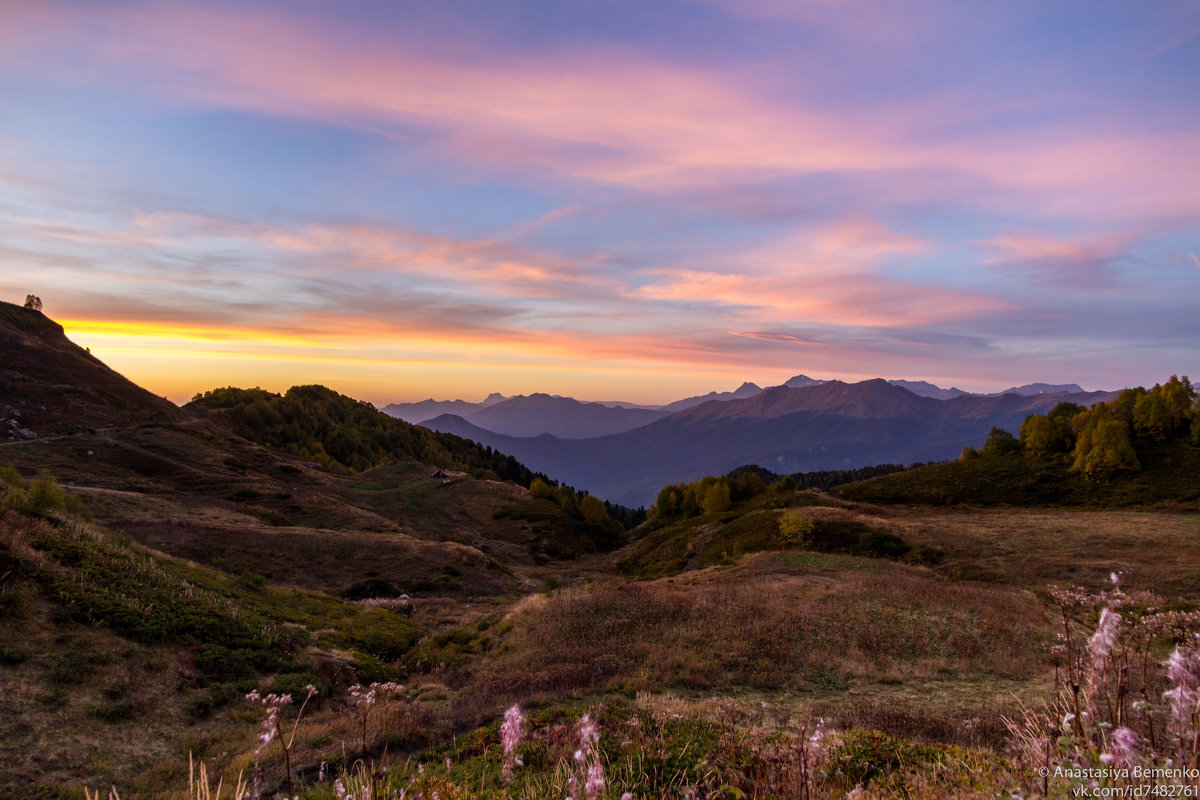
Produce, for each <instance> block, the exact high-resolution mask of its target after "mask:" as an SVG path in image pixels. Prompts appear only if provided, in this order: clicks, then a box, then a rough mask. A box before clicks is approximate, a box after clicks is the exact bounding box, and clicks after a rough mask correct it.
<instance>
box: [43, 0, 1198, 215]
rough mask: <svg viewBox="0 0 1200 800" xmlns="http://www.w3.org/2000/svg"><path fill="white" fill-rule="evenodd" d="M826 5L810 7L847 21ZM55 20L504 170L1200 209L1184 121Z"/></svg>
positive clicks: (74, 63)
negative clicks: (1168, 123) (889, 98)
mask: <svg viewBox="0 0 1200 800" xmlns="http://www.w3.org/2000/svg"><path fill="white" fill-rule="evenodd" d="M834 12H836V13H832V12H829V11H828V10H825V11H822V12H821V15H820V16H821V17H822V18H829V19H837V20H842V21H843V22H844V21H845V20H846V19H848V18H851V17H853V15H848V14H846V13H844V9H834ZM864 16H871V17H872V19H874V17H875V16H876V15H874V14H872V15H864ZM907 16H911V15H907ZM868 27H870V28H871V29H876V28H879V29H887V30H893V29H894V28H895V26H894V25H891V24H886V25H885V24H882V23H877V22H872V23H871V24H870V26H868ZM64 28H67V30H54V29H52V30H51V31H50V32H49V33H47V32H46V31H44V30H42V29H41V28H35V30H36V31H41V35H42V38H43V39H46V38H49V37H50V35H51V34H57V37H58V39H60V40H61V39H62V38H64V35H65V34H68V33H69V34H71V36H70V37H69V38H72V39H73V40H74V41H75V44H76V46H77V51H78V52H75V53H74V54H73V55H72V57H71V60H70V61H69V62H68V64H67V65H63V64H61V63H60V65H59V70H66V71H68V72H70V73H71V77H73V78H75V79H78V80H87V81H104V80H109V81H111V80H114V75H122V76H124V78H123V79H124V80H126V81H129V82H133V81H136V82H137V83H136V85H137V86H139V87H141V88H142V89H143V90H150V91H155V92H157V93H159V94H160V95H161V97H162V98H163V99H164V100H165V101H166V100H169V101H170V102H173V103H175V102H179V101H180V99H181V98H187V99H189V100H190V101H191V102H193V103H201V104H204V105H206V106H209V107H217V108H236V109H243V110H248V111H253V112H258V113H264V114H270V115H277V116H281V117H286V118H302V119H309V120H315V121H320V122H322V123H326V124H330V125H336V126H350V127H354V128H356V129H359V130H364V131H368V132H371V133H373V134H377V135H380V136H382V137H386V138H390V139H392V140H393V141H395V142H396V143H397V146H398V147H400V148H402V149H405V150H411V151H413V152H415V153H418V154H421V155H423V156H425V157H432V158H444V159H445V160H446V161H447V162H453V163H464V162H465V163H471V164H476V165H482V166H486V167H489V168H491V169H495V170H501V171H504V172H507V173H510V174H511V173H514V172H524V173H526V174H530V173H541V174H543V175H548V176H568V177H571V178H574V179H578V180H583V181H588V182H599V183H603V184H610V185H619V186H626V187H633V188H636V189H639V190H644V191H652V192H660V193H674V192H683V191H688V192H690V191H704V190H706V189H710V188H712V187H717V186H732V185H737V184H739V183H741V184H746V183H753V182H757V181H762V180H770V179H774V178H777V177H779V176H785V175H791V176H797V175H827V174H833V173H842V174H847V175H854V174H863V173H869V174H872V175H873V176H874V177H875V179H876V180H877V181H878V182H880V183H881V184H885V185H886V184H890V183H892V182H896V181H899V182H903V183H902V185H904V186H906V187H907V189H908V191H909V192H910V196H911V193H912V192H914V191H915V192H918V193H921V192H925V191H928V190H926V189H923V188H921V187H917V186H914V185H913V183H912V182H911V181H909V180H908V176H907V175H906V173H911V172H912V171H914V170H916V171H924V172H937V171H942V172H949V173H957V174H961V175H965V176H969V178H970V181H969V182H972V181H973V182H974V184H975V193H976V196H979V195H980V194H981V193H983V192H986V191H987V189H988V187H997V186H998V187H1006V188H1008V189H1013V190H1019V191H1021V192H1022V193H1023V195H1022V196H1023V199H1024V201H1025V202H1026V203H1033V204H1038V205H1042V206H1047V207H1056V208H1059V209H1062V210H1066V209H1071V208H1080V207H1097V206H1101V207H1108V208H1117V209H1121V210H1125V211H1128V210H1133V209H1140V210H1142V211H1144V212H1153V213H1188V212H1195V211H1196V210H1197V209H1200V188H1198V187H1200V166H1197V165H1195V164H1194V163H1193V162H1195V159H1191V158H1189V157H1186V156H1188V155H1190V154H1191V153H1193V152H1195V150H1196V149H1197V147H1198V146H1200V135H1198V134H1197V133H1196V132H1195V131H1191V130H1188V131H1182V132H1176V133H1163V134H1139V135H1125V134H1122V133H1119V132H1117V131H1105V130H1097V129H1096V126H1095V125H1094V123H1092V122H1091V121H1090V120H1089V121H1087V122H1086V123H1082V122H1081V123H1078V124H1077V126H1076V127H1075V129H1073V130H1072V129H1069V128H1067V127H1065V126H1062V127H1061V128H1060V129H1059V130H1055V131H1053V135H1047V131H1046V130H1044V129H1043V128H1040V127H1031V128H1029V129H1026V130H1018V131H1012V130H1005V131H1003V132H1001V133H997V132H994V131H992V130H987V129H984V130H979V129H978V126H976V125H974V123H975V120H974V119H973V118H972V114H976V113H978V112H977V110H974V111H973V110H964V109H978V107H979V105H980V103H979V102H976V103H968V104H964V103H962V102H961V99H962V98H961V97H959V96H957V93H953V92H951V93H948V94H947V95H946V97H945V98H944V99H939V98H937V97H936V96H935V97H920V96H918V97H906V98H905V101H906V102H904V103H903V104H892V105H890V106H884V107H872V106H869V105H866V104H858V105H851V104H849V103H847V102H838V101H834V100H831V99H830V98H829V97H827V96H823V95H822V94H820V93H819V92H817V91H815V90H813V89H811V88H810V89H806V90H804V91H802V92H801V93H800V96H799V97H795V98H793V99H791V101H790V102H786V103H783V102H779V100H778V98H777V97H775V96H773V93H772V89H774V88H775V87H774V86H772V85H771V84H770V83H769V82H768V83H767V84H766V85H761V81H762V75H761V73H760V72H759V71H756V70H752V69H724V70H712V69H704V68H699V67H695V66H688V65H685V64H683V63H680V62H672V61H667V60H665V59H662V58H659V57H655V56H653V55H648V54H646V53H643V52H638V51H634V50H631V49H629V48H616V47H604V46H599V45H588V46H584V47H578V48H572V49H570V50H566V49H562V50H547V51H545V52H543V53H541V54H540V55H538V56H536V57H531V56H529V55H527V54H521V55H519V56H518V55H513V54H511V53H505V52H500V51H499V50H498V49H496V48H488V47H487V46H486V45H483V44H481V43H478V42H476V43H474V44H473V45H471V46H464V45H462V44H458V45H455V46H453V47H452V48H451V51H450V52H446V51H445V50H443V51H442V52H437V51H435V49H434V48H432V47H430V46H429V44H428V43H426V42H421V41H420V40H419V39H416V38H414V37H413V36H412V35H410V37H409V38H408V39H403V38H402V39H401V40H399V41H397V40H394V39H393V40H389V39H385V38H383V37H382V36H380V35H376V34H375V33H374V32H365V31H362V30H350V29H348V28H347V27H345V26H342V25H339V24H336V23H328V22H326V23H324V24H322V25H321V26H320V27H318V26H317V25H316V24H314V23H313V22H312V21H309V20H307V19H306V18H305V17H303V16H300V15H291V14H286V15H285V14H283V13H270V12H267V11H259V12H257V13H244V12H243V13H238V14H236V15H234V14H231V13H225V12H221V11H213V10H199V9H186V10H185V9H179V8H170V9H165V8H141V9H136V10H126V11H124V12H118V11H115V10H114V9H111V8H107V9H105V11H104V13H103V14H99V13H97V14H96V15H95V16H90V17H89V16H87V15H85V14H83V13H82V12H79V13H77V14H76V15H75V16H74V17H73V27H72V26H68V25H67V24H66V23H64ZM417 28H418V29H419V26H417ZM85 32H86V33H85ZM854 38H855V41H857V42H858V46H859V47H861V48H864V49H866V48H867V44H866V43H864V41H863V37H862V36H860V35H856V36H855V37H854ZM868 38H869V37H868ZM904 38H905V39H906V40H907V39H911V38H912V35H908V34H906V35H905V37H904ZM863 55H864V56H865V55H868V53H866V52H864V53H863ZM851 57H852V56H851ZM151 75H153V76H156V77H154V78H149V77H148V76H151ZM1030 102H1033V101H1030ZM1031 192H1034V193H1031ZM929 199H936V198H929Z"/></svg>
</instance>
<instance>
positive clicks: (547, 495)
mask: <svg viewBox="0 0 1200 800" xmlns="http://www.w3.org/2000/svg"><path fill="white" fill-rule="evenodd" d="M529 493H530V494H531V495H533V496H534V497H540V498H541V499H543V500H553V499H554V490H553V489H551V488H550V484H548V483H546V482H545V481H544V480H542V479H541V478H534V479H533V483H531V484H529Z"/></svg>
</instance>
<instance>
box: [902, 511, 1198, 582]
mask: <svg viewBox="0 0 1200 800" xmlns="http://www.w3.org/2000/svg"><path fill="white" fill-rule="evenodd" d="M886 513H887V515H888V516H889V517H891V518H892V519H893V520H894V521H895V524H897V525H899V526H900V527H901V529H902V531H903V536H904V537H905V538H906V539H907V540H908V541H910V542H913V543H914V544H925V545H930V546H933V547H938V548H941V549H942V550H943V551H944V552H945V554H946V561H945V563H944V564H943V565H942V566H941V567H940V570H939V571H940V572H942V573H943V574H946V575H949V576H952V577H957V578H966V579H975V580H988V581H998V582H1004V583H1009V584H1012V585H1015V586H1021V587H1024V588H1027V589H1031V590H1033V591H1041V590H1043V589H1044V588H1045V587H1046V586H1047V585H1048V584H1060V585H1067V584H1075V583H1078V584H1081V585H1085V586H1088V587H1091V588H1098V587H1101V586H1104V585H1105V584H1106V583H1107V581H1108V576H1109V573H1110V572H1114V571H1120V570H1127V571H1128V574H1127V578H1126V585H1127V586H1128V587H1129V588H1130V589H1148V590H1153V591H1155V592H1156V593H1158V594H1160V595H1163V596H1165V597H1167V598H1169V599H1171V600H1175V601H1179V600H1182V601H1185V602H1187V603H1196V602H1198V601H1200V582H1198V581H1197V580H1196V576H1197V575H1200V546H1198V545H1200V516H1197V515H1195V514H1181V513H1174V512H1168V511H1067V510H1058V509H970V510H968V509H931V508H912V509H903V508H896V509H888V511H887V512H886Z"/></svg>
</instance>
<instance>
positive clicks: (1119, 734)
mask: <svg viewBox="0 0 1200 800" xmlns="http://www.w3.org/2000/svg"><path fill="white" fill-rule="evenodd" d="M1137 746H1138V735H1137V734H1136V733H1134V732H1133V731H1132V730H1130V729H1129V728H1126V727H1125V726H1124V725H1122V726H1121V727H1119V728H1117V729H1116V730H1115V731H1113V732H1112V736H1111V737H1109V741H1108V750H1109V752H1108V753H1104V754H1103V755H1101V758H1103V757H1104V756H1105V755H1108V756H1111V760H1112V761H1115V762H1117V763H1118V764H1129V763H1132V761H1133V754H1134V751H1135V750H1137Z"/></svg>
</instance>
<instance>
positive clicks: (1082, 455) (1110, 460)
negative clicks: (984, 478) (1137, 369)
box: [959, 375, 1200, 477]
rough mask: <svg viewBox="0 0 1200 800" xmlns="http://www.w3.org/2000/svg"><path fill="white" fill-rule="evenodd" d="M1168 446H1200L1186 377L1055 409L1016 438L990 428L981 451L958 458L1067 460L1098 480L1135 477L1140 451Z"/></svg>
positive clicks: (1197, 412) (1197, 406) (1197, 411)
mask: <svg viewBox="0 0 1200 800" xmlns="http://www.w3.org/2000/svg"><path fill="white" fill-rule="evenodd" d="M1172 442H1184V443H1188V444H1191V445H1193V446H1200V403H1198V402H1197V394H1196V389H1195V388H1194V387H1193V386H1192V383H1191V381H1190V380H1188V377H1187V376H1186V375H1185V376H1183V377H1177V376H1175V375H1172V376H1171V379H1170V380H1168V381H1167V382H1166V383H1162V384H1155V385H1154V388H1152V389H1146V388H1144V387H1140V386H1139V387H1137V388H1134V389H1125V390H1124V391H1122V392H1121V393H1120V394H1119V395H1117V397H1116V398H1114V399H1112V400H1109V401H1107V402H1104V403H1097V404H1095V405H1094V406H1092V407H1091V408H1084V407H1083V406H1080V405H1078V404H1076V403H1059V404H1058V405H1057V406H1055V407H1054V408H1053V409H1052V410H1051V411H1050V412H1049V413H1046V414H1033V415H1031V416H1029V417H1026V418H1025V421H1024V422H1022V423H1021V429H1020V431H1019V432H1018V434H1017V435H1016V436H1014V435H1013V434H1011V433H1009V432H1008V431H1005V430H1002V429H1000V428H992V430H991V433H989V434H988V437H987V440H986V441H985V442H984V445H983V448H982V449H981V450H979V451H977V450H975V449H974V448H971V447H965V448H963V452H962V455H961V456H960V457H959V458H960V460H964V459H969V458H976V457H978V456H979V455H1006V454H1010V453H1020V452H1024V453H1028V454H1030V455H1032V456H1035V457H1041V458H1051V459H1061V460H1069V461H1070V468H1071V470H1072V471H1074V472H1077V473H1081V474H1083V475H1085V476H1088V477H1101V476H1106V475H1111V474H1114V473H1118V472H1130V471H1133V472H1136V471H1138V470H1140V469H1141V468H1142V465H1141V462H1140V460H1139V458H1138V448H1139V447H1143V448H1144V447H1146V446H1152V445H1153V444H1156V443H1157V444H1166V443H1172Z"/></svg>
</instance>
